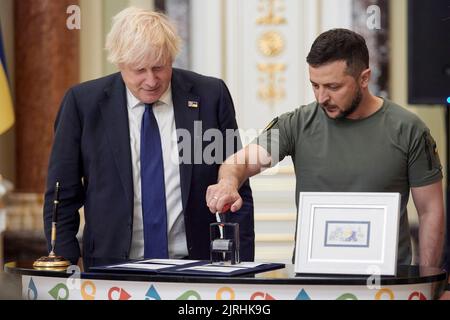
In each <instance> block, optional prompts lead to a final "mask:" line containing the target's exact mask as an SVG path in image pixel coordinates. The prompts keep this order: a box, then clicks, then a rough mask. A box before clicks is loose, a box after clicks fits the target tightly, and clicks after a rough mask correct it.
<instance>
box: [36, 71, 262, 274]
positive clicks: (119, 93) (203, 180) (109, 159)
mask: <svg viewBox="0 0 450 320" xmlns="http://www.w3.org/2000/svg"><path fill="white" fill-rule="evenodd" d="M171 88H172V98H173V104H174V114H175V123H176V127H177V129H181V128H184V129H186V130H188V131H189V132H190V133H191V136H192V138H193V139H192V140H191V141H190V142H189V143H190V144H191V147H192V150H196V151H197V158H198V156H199V155H200V154H201V153H202V151H203V150H204V149H205V147H206V146H208V145H209V144H210V143H211V141H203V140H205V139H204V138H202V132H198V129H197V130H196V131H197V132H195V135H194V122H195V121H201V128H202V131H203V132H204V131H206V130H207V129H210V128H218V129H220V130H221V132H222V134H223V137H224V141H226V140H230V139H225V134H226V129H236V128H237V123H236V119H235V111H234V107H233V102H232V99H231V96H230V93H229V91H228V89H227V87H226V85H225V83H224V82H223V81H222V80H219V79H216V78H211V77H206V76H202V75H199V74H196V73H193V72H189V71H185V70H180V69H175V68H174V69H173V75H172V82H171ZM190 101H194V102H197V104H198V107H197V108H195V107H192V103H191V107H189V106H188V103H189V102H190ZM198 124H199V123H197V127H198ZM179 139H180V138H179ZM233 140H234V142H233V147H232V148H230V147H228V148H227V147H226V146H224V152H223V158H225V157H226V156H228V155H229V153H230V152H229V151H230V150H231V151H233V152H234V151H236V150H237V149H238V148H240V140H239V139H233ZM179 142H180V141H179ZM226 150H228V154H227V153H226ZM182 152H184V151H182ZM181 156H183V154H181ZM190 156H191V158H192V160H193V159H194V157H195V156H196V155H195V152H191V155H190ZM200 159H201V158H200ZM219 166H220V163H214V164H206V163H201V164H195V163H193V162H191V163H182V164H180V179H181V181H180V182H181V194H182V202H183V214H184V221H185V227H186V237H187V245H188V251H189V258H191V259H209V258H210V255H209V252H210V251H209V248H210V238H209V237H210V235H209V224H210V223H211V222H215V216H214V215H213V214H211V213H210V211H209V210H208V208H207V206H206V201H205V195H206V189H207V187H208V186H209V185H211V184H214V183H216V181H217V175H218V169H219ZM56 181H59V182H60V185H61V189H60V190H61V191H60V205H59V210H58V212H59V213H58V224H57V226H58V232H57V242H56V249H55V252H56V253H57V254H58V255H62V256H64V257H66V258H68V259H70V260H71V261H72V263H76V262H77V260H78V258H79V257H80V255H81V252H80V247H79V245H78V241H77V239H76V234H77V232H78V229H79V223H80V216H79V212H78V210H79V209H80V208H81V207H82V206H84V216H85V228H84V232H83V241H82V243H83V251H82V256H83V259H84V263H85V268H86V267H88V266H92V265H98V264H104V263H112V262H120V261H123V260H127V259H128V258H129V253H130V247H131V240H132V230H133V197H134V196H133V178H132V164H131V150H130V139H129V125H128V112H127V100H126V88H125V84H124V82H123V80H122V77H121V74H120V73H116V74H113V75H110V76H107V77H104V78H100V79H97V80H93V81H89V82H85V83H82V84H79V85H77V86H75V87H73V88H71V89H70V90H68V92H67V93H66V95H65V97H64V99H63V101H62V104H61V108H60V111H59V113H58V116H57V118H56V122H55V137H54V143H53V147H52V152H51V156H50V162H49V170H48V177H47V191H46V193H45V205H44V225H45V233H46V237H47V241H48V242H50V231H51V220H52V208H53V198H54V191H55V190H54V189H55V183H56ZM240 194H241V196H242V198H243V200H244V205H243V207H242V208H241V210H240V211H239V212H237V213H234V214H229V215H226V216H227V219H228V221H230V222H239V224H240V246H241V250H240V256H241V260H243V261H253V260H254V222H253V199H252V194H251V189H250V186H249V183H248V181H247V182H246V183H245V184H244V185H243V186H242V187H241V189H240Z"/></svg>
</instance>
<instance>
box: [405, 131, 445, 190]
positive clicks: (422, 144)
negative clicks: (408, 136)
mask: <svg viewBox="0 0 450 320" xmlns="http://www.w3.org/2000/svg"><path fill="white" fill-rule="evenodd" d="M408 176H409V184H410V186H411V187H422V186H426V185H429V184H432V183H434V182H436V181H439V180H441V179H442V166H441V162H440V159H439V154H438V151H437V147H436V142H435V140H434V139H433V137H432V136H431V133H430V130H429V129H428V128H427V127H426V126H425V125H423V126H422V125H421V126H419V127H418V128H417V129H416V130H415V131H414V133H412V141H411V144H410V149H409V153H408Z"/></svg>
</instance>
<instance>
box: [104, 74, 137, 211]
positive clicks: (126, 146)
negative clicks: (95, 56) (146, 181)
mask: <svg viewBox="0 0 450 320" xmlns="http://www.w3.org/2000/svg"><path fill="white" fill-rule="evenodd" d="M99 107H100V111H101V115H102V118H103V121H104V123H105V128H106V133H107V136H108V140H109V144H110V146H111V150H112V153H113V155H114V161H115V163H116V166H117V170H118V172H119V175H120V180H121V183H122V186H123V189H124V194H125V196H126V198H127V200H128V204H129V205H130V206H131V208H130V212H131V214H133V172H132V168H131V148H130V133H129V131H130V130H129V124H128V111H127V99H126V91H125V84H124V83H123V80H122V77H121V75H120V73H119V74H117V76H116V77H114V79H113V81H111V85H110V86H109V87H107V88H105V99H104V100H102V101H101V102H100V103H99Z"/></svg>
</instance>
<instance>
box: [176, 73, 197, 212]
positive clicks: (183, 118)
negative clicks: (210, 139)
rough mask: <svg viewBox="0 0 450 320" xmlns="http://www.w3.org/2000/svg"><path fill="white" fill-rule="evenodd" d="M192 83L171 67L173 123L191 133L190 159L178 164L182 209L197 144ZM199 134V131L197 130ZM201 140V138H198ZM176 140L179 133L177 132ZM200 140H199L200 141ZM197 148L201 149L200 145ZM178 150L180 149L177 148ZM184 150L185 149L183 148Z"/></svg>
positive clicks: (195, 97)
mask: <svg viewBox="0 0 450 320" xmlns="http://www.w3.org/2000/svg"><path fill="white" fill-rule="evenodd" d="M191 89H192V83H190V82H188V81H186V80H185V79H182V76H181V74H180V72H179V71H178V70H177V69H173V74H172V100H173V107H174V115H175V125H176V128H177V129H185V130H187V131H188V132H189V133H190V135H191V143H190V144H189V145H190V147H191V150H190V151H191V159H189V160H190V161H189V163H181V164H180V180H181V181H180V183H181V197H182V202H183V210H185V209H186V203H187V200H188V198H189V191H190V187H191V180H192V168H193V159H194V150H195V148H194V144H197V143H198V142H197V138H196V137H195V136H194V122H195V121H198V120H199V116H200V114H199V108H200V107H201V106H200V97H199V96H197V95H195V94H193V93H192V92H191ZM197 134H201V132H197ZM200 140H201V138H200ZM178 141H180V135H179V134H178ZM200 142H201V141H200ZM198 147H200V149H199V150H201V146H198ZM179 151H180V150H179ZM184 152H186V150H184Z"/></svg>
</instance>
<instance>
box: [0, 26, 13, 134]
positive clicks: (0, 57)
mask: <svg viewBox="0 0 450 320" xmlns="http://www.w3.org/2000/svg"><path fill="white" fill-rule="evenodd" d="M13 124H14V111H13V102H12V98H11V92H10V91H9V84H8V76H7V73H6V59H5V52H4V51H3V39H2V29H1V26H0V134H2V133H3V132H5V131H6V130H8V129H9V128H11V126H12V125H13Z"/></svg>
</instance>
